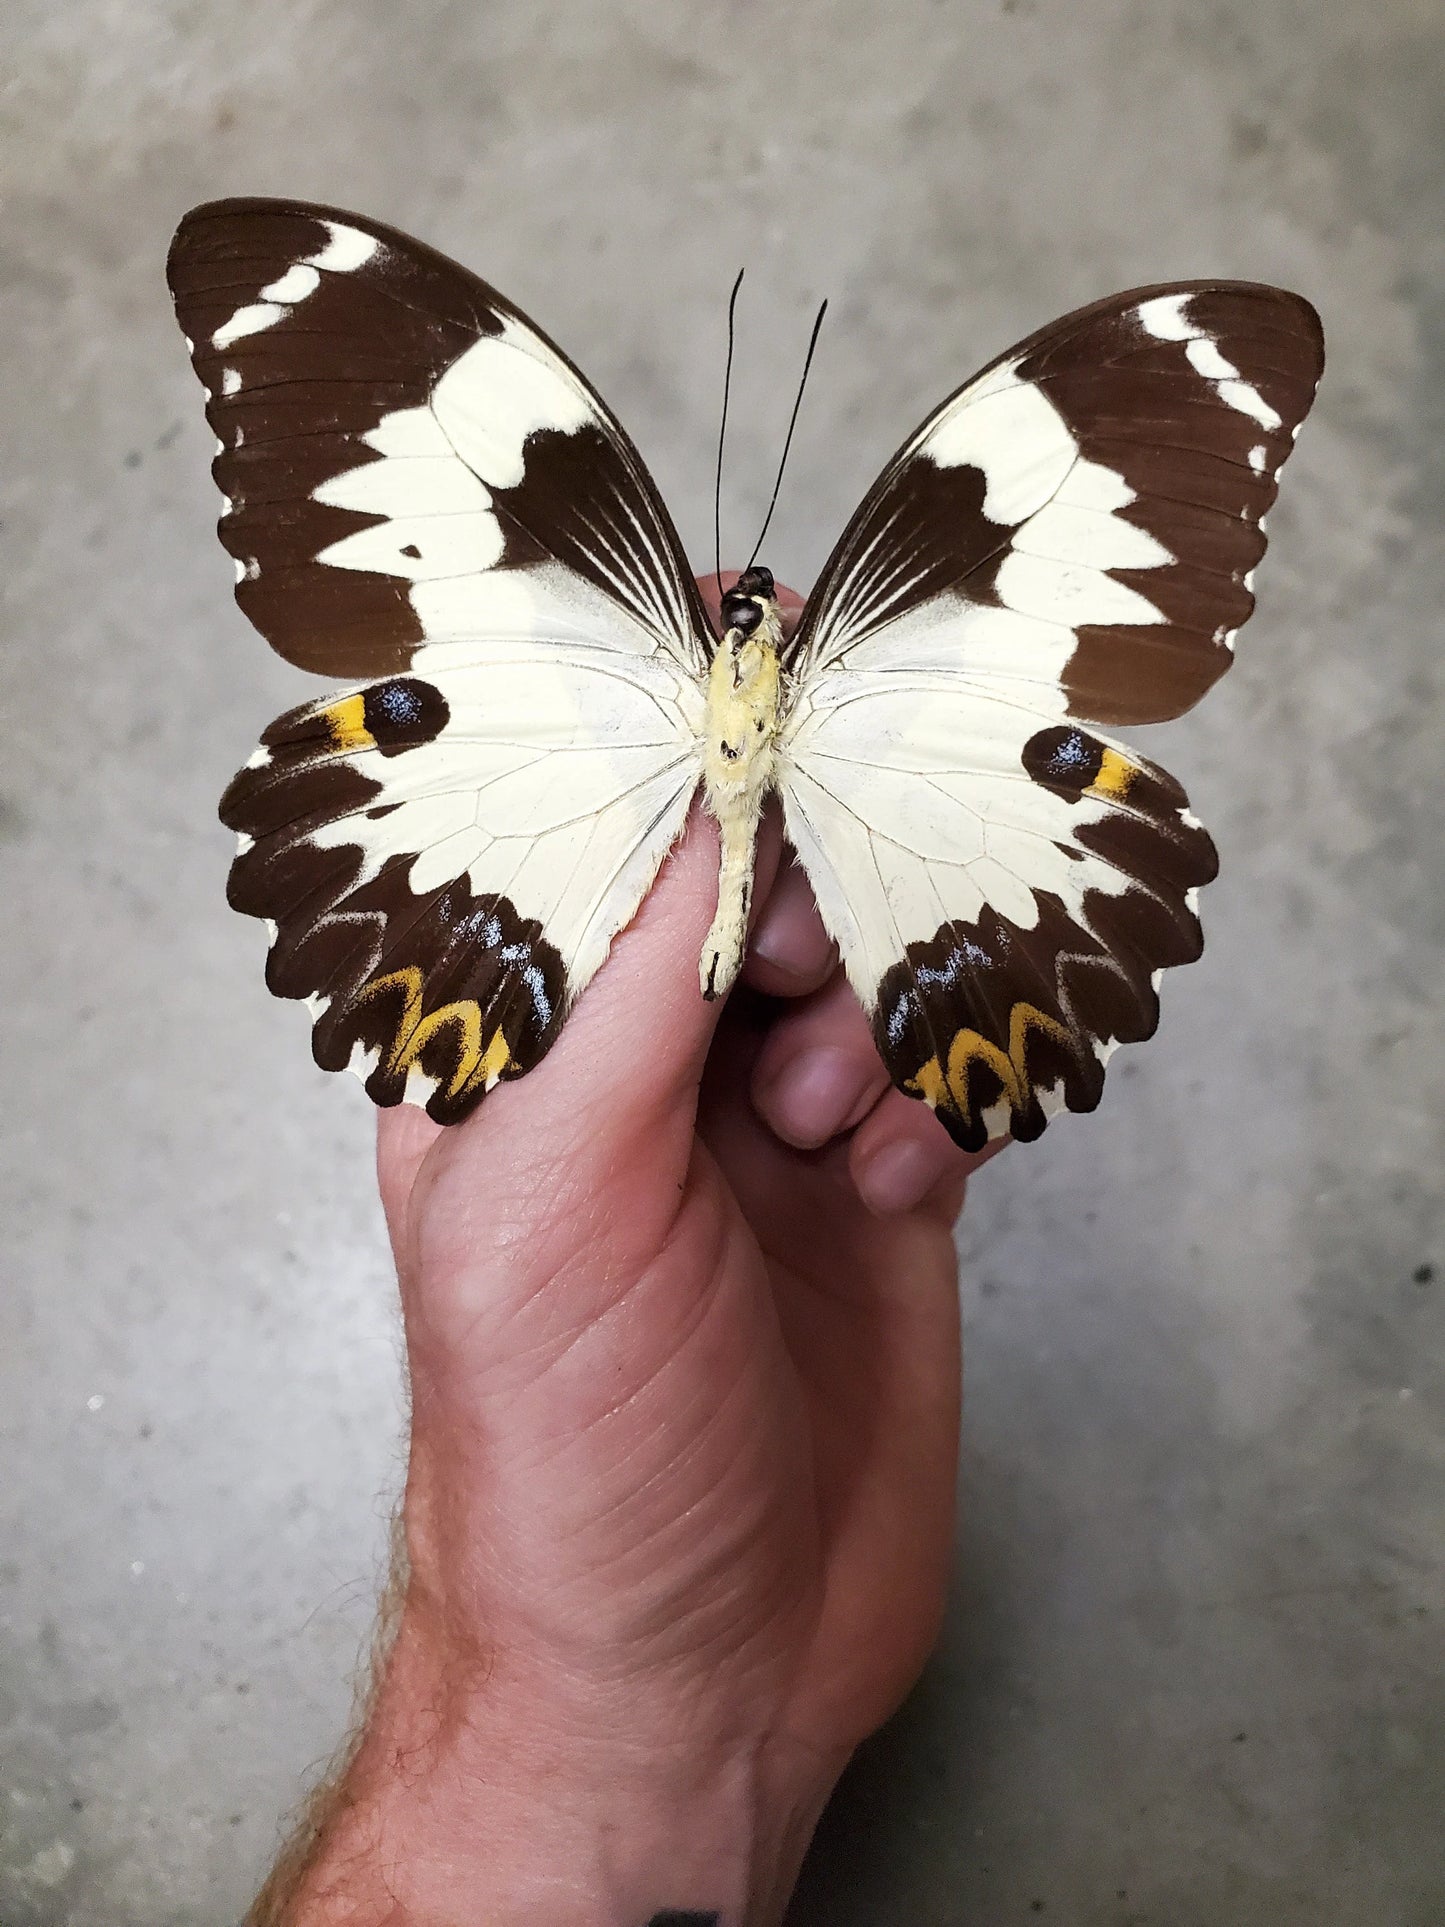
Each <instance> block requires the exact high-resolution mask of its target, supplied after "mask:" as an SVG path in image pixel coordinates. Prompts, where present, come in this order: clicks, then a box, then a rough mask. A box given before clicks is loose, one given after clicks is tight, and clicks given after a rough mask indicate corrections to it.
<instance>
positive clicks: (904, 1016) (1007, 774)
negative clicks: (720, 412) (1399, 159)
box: [782, 283, 1322, 1149]
mask: <svg viewBox="0 0 1445 1927" xmlns="http://www.w3.org/2000/svg"><path fill="white" fill-rule="evenodd" d="M1321 365H1322V350H1321V341H1320V332H1319V324H1318V320H1317V318H1316V317H1315V315H1314V312H1313V310H1312V309H1311V308H1310V307H1309V306H1308V304H1307V303H1305V302H1303V301H1302V300H1300V299H1299V297H1298V296H1295V295H1290V294H1286V293H1284V292H1282V291H1281V290H1278V289H1273V288H1264V287H1255V286H1251V285H1245V284H1238V283H1211V284H1204V283H1194V284H1188V285H1184V286H1178V287H1162V288H1146V289H1139V290H1136V291H1135V292H1133V293H1132V294H1124V295H1118V296H1115V297H1113V298H1112V299H1111V300H1108V301H1104V302H1099V303H1096V304H1095V305H1094V306H1093V307H1090V308H1085V309H1083V310H1081V311H1080V312H1079V313H1078V314H1075V315H1071V316H1069V317H1067V318H1065V319H1064V320H1063V321H1060V322H1057V323H1055V324H1054V325H1053V326H1052V327H1051V328H1047V329H1045V330H1043V331H1042V332H1041V333H1040V334H1038V335H1035V336H1033V337H1032V338H1031V339H1030V340H1029V341H1027V342H1025V343H1024V344H1022V346H1020V347H1019V348H1016V349H1014V350H1013V351H1011V352H1010V353H1009V354H1008V355H1005V356H1003V357H1001V358H1000V360H999V361H997V362H995V363H994V364H993V365H992V366H991V367H990V368H988V369H986V370H985V371H984V373H983V374H982V375H980V376H979V377H978V378H977V379H976V380H975V381H973V382H971V383H969V384H968V385H967V386H966V387H965V388H963V389H961V390H960V391H959V392H958V393H957V394H956V395H955V396H953V397H952V398H951V399H950V400H949V401H948V402H946V403H945V404H944V405H943V407H942V408H941V409H939V410H938V411H937V412H936V413H935V414H934V415H933V416H932V417H930V419H929V420H928V421H927V422H925V423H924V425H923V426H922V428H920V429H919V430H918V432H917V433H916V434H915V435H914V436H913V437H912V438H911V439H910V441H909V442H908V443H906V444H905V446H904V447H903V449H902V450H901V451H900V452H899V454H898V455H897V456H896V457H895V459H894V460H893V462H891V463H890V464H889V466H888V467H887V468H886V469H885V470H884V473H883V475H882V476H881V477H880V479H879V481H878V483H877V484H876V485H875V487H874V489H873V490H872V491H871V492H870V494H869V495H868V497H867V498H866V499H865V501H864V503H863V505H862V507H861V508H860V509H859V511H858V513H857V515H856V516H855V517H854V519H853V522H852V524H850V527H849V529H848V530H847V532H846V533H845V535H844V537H843V539H842V541H841V542H840V543H839V545H838V547H837V549H836V550H835V551H834V554H833V556H832V558H831V560H830V561H829V563H828V566H827V568H826V569H825V571H824V573H823V576H822V578H821V580H820V582H819V584H818V586H817V588H816V589H815V591H814V593H813V595H812V597H811V598H810V600H809V603H808V605H807V608H806V609H805V611H804V614H803V617H802V620H801V623H800V625H799V630H798V634H797V638H796V641H795V646H794V651H793V656H792V671H793V675H794V677H795V680H796V684H797V690H798V693H797V697H796V700H795V704H794V708H793V711H792V714H791V716H790V718H789V721H788V724H787V726H786V728H785V731H784V736H783V744H782V752H783V777H782V788H783V791H784V799H785V812H786V818H787V822H788V826H789V834H790V836H791V838H792V840H793V841H794V843H795V845H796V847H797V848H798V851H799V855H800V857H801V859H802V861H803V864H804V867H805V868H806V870H807V872H808V875H809V878H810V880H811V881H812V883H813V887H814V890H815V893H816V895H817V898H818V902H819V906H820V908H821V910H822V913H823V917H824V921H825V923H827V924H828V927H829V929H830V931H831V932H832V934H833V935H834V937H835V938H836V939H837V940H838V942H839V945H840V948H841V950H842V952H843V956H844V961H845V964H846V966H847V969H848V973H849V976H850V979H851V981H852V982H853V985H854V987H855V989H856V990H857V992H858V994H859V996H860V998H861V999H862V1001H863V1003H864V1005H865V1008H866V1009H868V1010H869V1012H870V1013H871V1015H872V1018H873V1023H874V1030H875V1035H876V1037H877V1041H878V1046H879V1049H880V1051H881V1052H882V1054H883V1057H884V1060H885V1062H886V1063H887V1065H888V1068H889V1071H890V1073H891V1075H892V1076H893V1079H894V1081H895V1083H896V1084H897V1085H898V1086H899V1088H901V1089H903V1090H905V1091H907V1092H908V1093H909V1094H910V1095H912V1096H914V1097H919V1098H922V1099H924V1100H925V1101H926V1102H928V1103H929V1104H930V1105H932V1106H933V1108H934V1109H935V1110H936V1111H937V1113H938V1115H939V1117H940V1118H941V1119H942V1120H943V1122H944V1123H945V1124H946V1125H947V1127H948V1129H949V1130H950V1132H951V1133H952V1134H953V1136H954V1137H955V1138H956V1139H957V1141H958V1142H959V1143H960V1144H962V1145H964V1146H965V1147H967V1148H969V1149H978V1148H980V1147H981V1146H982V1145H983V1144H984V1143H985V1142H987V1141H988V1139H989V1138H991V1137H997V1136H1000V1135H1002V1134H1003V1133H1004V1132H1006V1131H1011V1132H1012V1133H1013V1134H1014V1135H1015V1136H1018V1137H1023V1138H1029V1137H1036V1136H1038V1134H1039V1133H1040V1131H1041V1130H1042V1129H1043V1128H1044V1124H1045V1123H1046V1121H1047V1118H1048V1116H1049V1115H1050V1114H1051V1112H1052V1111H1054V1110H1057V1109H1059V1108H1061V1107H1063V1106H1067V1107H1068V1108H1069V1109H1071V1110H1076V1111H1080V1110H1090V1109H1092V1108H1093V1106H1094V1105H1095V1104H1096V1103H1097V1102H1098V1099H1099V1094H1100V1090H1101V1088H1102V1079H1103V1064H1104V1061H1105V1060H1106V1058H1107V1057H1108V1055H1109V1053H1110V1051H1111V1050H1112V1049H1113V1048H1114V1046H1115V1045H1116V1044H1117V1043H1120V1042H1127V1041H1133V1040H1135V1039H1137V1038H1141V1037H1146V1036H1148V1035H1149V1034H1150V1032H1151V1031H1152V1030H1153V1028H1154V1025H1155V1022H1156V1021H1157V1013H1158V1001H1157V986H1158V977H1159V973H1160V972H1161V971H1162V970H1163V969H1164V968H1166V967H1168V966H1169V965H1172V964H1176V963H1183V962H1187V961H1189V960H1190V959H1192V958H1193V957H1194V956H1196V955H1197V954H1198V952H1199V948H1200V937H1199V929H1198V924H1197V921H1196V919H1195V914H1194V892H1195V891H1196V890H1197V888H1198V887H1199V886H1200V885H1201V884H1203V883H1206V882H1208V881H1209V880H1210V878H1211V877H1212V876H1213V874H1214V868H1215V858H1214V852H1213V849H1212V846H1211V845H1210V842H1209V839H1208V837H1207V836H1206V835H1205V834H1204V832H1203V831H1202V830H1201V829H1200V827H1199V825H1198V824H1197V823H1196V822H1195V820H1194V819H1193V817H1192V816H1190V814H1189V812H1188V809H1187V804H1186V801H1185V798H1184V794H1183V791H1182V790H1181V789H1180V788H1179V786H1178V785H1177V784H1176V783H1175V782H1174V780H1173V779H1172V778H1171V777H1170V776H1168V775H1167V774H1166V773H1165V772H1164V771H1163V770H1161V769H1159V768H1158V767H1157V766H1155V765H1153V764H1150V763H1148V762H1146V761H1145V760H1144V759H1143V758H1141V757H1139V756H1136V755H1135V754H1134V753H1133V752H1132V751H1131V750H1129V749H1128V748H1127V746H1126V745H1124V744H1122V743H1119V742H1118V741H1117V740H1116V739H1114V738H1113V737H1111V736H1108V735H1105V734H1103V733H1101V732H1100V731H1099V730H1098V729H1095V728H1090V727H1088V725H1104V726H1111V725H1114V724H1117V723H1119V722H1145V721H1156V720H1160V719H1162V718H1164V717H1168V716H1173V715H1177V714H1179V713H1180V712H1181V711H1182V710H1184V709H1187V708H1188V707H1190V705H1191V704H1192V703H1194V702H1195V701H1197V700H1198V698H1199V697H1200V696H1201V695H1202V694H1203V693H1204V691H1205V690H1206V689H1207V688H1208V687H1209V685H1210V684H1211V683H1212V682H1213V681H1214V680H1215V679H1216V678H1217V677H1218V676H1219V675H1220V674H1221V673H1222V671H1223V670H1224V669H1225V668H1226V667H1227V666H1228V664H1229V662H1230V660H1231V659H1232V658H1231V653H1230V651H1231V647H1232V643H1233V637H1234V633H1235V631H1236V630H1237V629H1238V628H1239V626H1240V624H1241V623H1243V622H1244V620H1245V619H1246V617H1247V616H1248V614H1249V612H1250V610H1251V608H1252V607H1253V597H1252V594H1251V589H1250V584H1251V579H1252V571H1253V569H1254V567H1255V565H1256V563H1257V562H1258V560H1259V557H1260V555H1261V554H1262V552H1263V549H1264V536H1263V532H1262V529H1261V521H1262V518H1263V516H1264V514H1265V512H1266V511H1267V510H1268V508H1269V507H1270V505H1271V504H1272V502H1273V501H1274V497H1275V490H1276V479H1277V476H1278V472H1279V469H1280V466H1281V465H1282V463H1283V462H1284V460H1285V458H1286V456H1287V455H1288V453H1289V451H1290V449H1291V447H1292V446H1293V443H1294V436H1295V434H1296V432H1297V431H1298V428H1299V424H1300V422H1301V420H1302V419H1303V417H1304V414H1305V412H1306V411H1307V409H1308V407H1309V404H1310V401H1311V399H1312V398H1313V394H1314V389H1315V385H1316V383H1317V381H1318V378H1319V373H1320V369H1321Z"/></svg>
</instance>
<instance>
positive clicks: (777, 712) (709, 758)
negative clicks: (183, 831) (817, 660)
mask: <svg viewBox="0 0 1445 1927" xmlns="http://www.w3.org/2000/svg"><path fill="white" fill-rule="evenodd" d="M749 573H750V574H751V573H752V572H751V571H750V572H749ZM757 574H758V576H759V578H760V580H759V581H758V584H757V587H758V590H759V593H756V594H751V595H749V594H746V593H744V594H739V593H738V591H737V590H736V589H734V590H732V591H730V592H729V594H728V595H727V596H725V597H724V598H723V608H722V619H723V622H724V623H725V625H726V627H725V628H724V631H723V635H722V639H721V641H720V642H719V644H718V647H717V651H716V653H715V655H714V656H713V659H712V667H711V668H710V670H709V671H708V684H707V712H706V716H705V719H704V724H703V728H704V731H705V749H704V755H703V794H704V797H705V800H706V803H707V807H708V811H709V813H710V814H711V815H712V817H713V818H714V820H715V821H716V823H717V826H718V832H719V839H720V843H721V853H720V857H719V863H718V900H717V914H716V916H715V917H714V919H713V924H712V928H711V929H710V930H709V931H708V934H707V939H706V941H705V942H704V944H703V950H702V958H701V961H700V963H699V965H698V982H699V984H700V986H701V989H702V994H703V996H704V997H706V998H708V999H712V998H714V997H721V996H723V995H724V994H725V993H726V992H727V991H728V990H730V989H731V988H732V985H733V983H734V982H735V980H736V978H737V974H738V971H739V969H740V968H741V967H742V959H743V950H744V947H745V945H746V943H747V931H748V915H749V912H750V910H751V908H752V894H753V859H754V851H755V847H756V844H757V834H758V819H759V817H760V816H761V815H762V809H763V804H764V802H765V801H766V799H767V797H768V794H769V792H770V791H771V790H772V788H773V787H774V783H775V779H776V773H777V772H776V760H777V742H778V732H779V730H780V728H781V727H782V723H783V714H784V682H783V670H782V664H781V661H780V657H781V653H782V648H783V618H782V611H781V609H780V608H779V606H778V601H777V598H776V597H775V596H774V594H773V593H772V590H773V579H772V576H771V575H770V574H769V573H768V572H767V570H759V571H758V572H757Z"/></svg>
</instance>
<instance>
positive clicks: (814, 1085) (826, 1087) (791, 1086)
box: [756, 1045, 869, 1151]
mask: <svg viewBox="0 0 1445 1927" xmlns="http://www.w3.org/2000/svg"><path fill="white" fill-rule="evenodd" d="M868 1088H869V1075H868V1069H867V1066H866V1065H860V1063H859V1062H858V1058H857V1056H856V1054H855V1053H853V1052H851V1051H843V1050H834V1049H832V1048H831V1047H830V1046H822V1045H820V1046H819V1047H818V1048H816V1049H814V1050H805V1051H800V1052H799V1053H798V1055H797V1056H796V1057H793V1058H790V1059H789V1061H788V1062H787V1063H786V1064H785V1065H784V1066H783V1068H782V1070H781V1071H779V1072H778V1073H777V1074H776V1075H775V1076H774V1077H771V1078H769V1079H768V1080H767V1081H766V1082H765V1083H764V1084H763V1085H762V1086H761V1088H760V1089H759V1090H758V1092H757V1094H756V1102H757V1106H758V1109H759V1110H760V1111H761V1112H762V1114H763V1116H764V1118H765V1119H766V1120H767V1122H768V1124H769V1125H770V1126H771V1127H772V1129H773V1130H774V1131H776V1132H777V1134H778V1136H779V1137H780V1138H782V1139H784V1140H785V1141H786V1142H787V1143H789V1144H792V1145H796V1146H797V1148H798V1149H799V1150H808V1151H811V1150H814V1149H816V1148H817V1146H818V1145H820V1144H826V1143H827V1142H828V1140H829V1138H831V1137H836V1136H837V1134H838V1133H839V1131H841V1130H842V1129H843V1127H844V1125H845V1124H847V1123H848V1122H849V1121H850V1119H851V1117H852V1115H853V1112H854V1111H855V1110H856V1109H857V1108H858V1105H859V1104H860V1103H861V1101H862V1099H863V1097H864V1096H865V1094H866V1093H867V1091H868Z"/></svg>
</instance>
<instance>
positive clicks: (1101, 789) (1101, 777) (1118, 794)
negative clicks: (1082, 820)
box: [1089, 749, 1139, 799]
mask: <svg viewBox="0 0 1445 1927" xmlns="http://www.w3.org/2000/svg"><path fill="white" fill-rule="evenodd" d="M1138 774H1139V771H1138V769H1137V767H1136V766H1135V765H1134V764H1133V763H1131V762H1130V761H1129V759H1128V757H1127V756H1121V755H1120V754H1119V752H1118V750H1117V749H1106V750H1105V751H1104V754H1103V756H1102V757H1101V759H1100V762H1099V774H1098V775H1097V776H1096V777H1095V778H1094V780H1093V782H1092V783H1090V785H1089V788H1090V789H1091V790H1094V791H1096V792H1097V793H1098V794H1099V795H1100V796H1112V797H1115V798H1116V799H1117V798H1122V797H1125V796H1127V795H1128V794H1129V785H1130V784H1131V783H1132V782H1133V780H1134V778H1135V777H1136V776H1137V775H1138Z"/></svg>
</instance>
